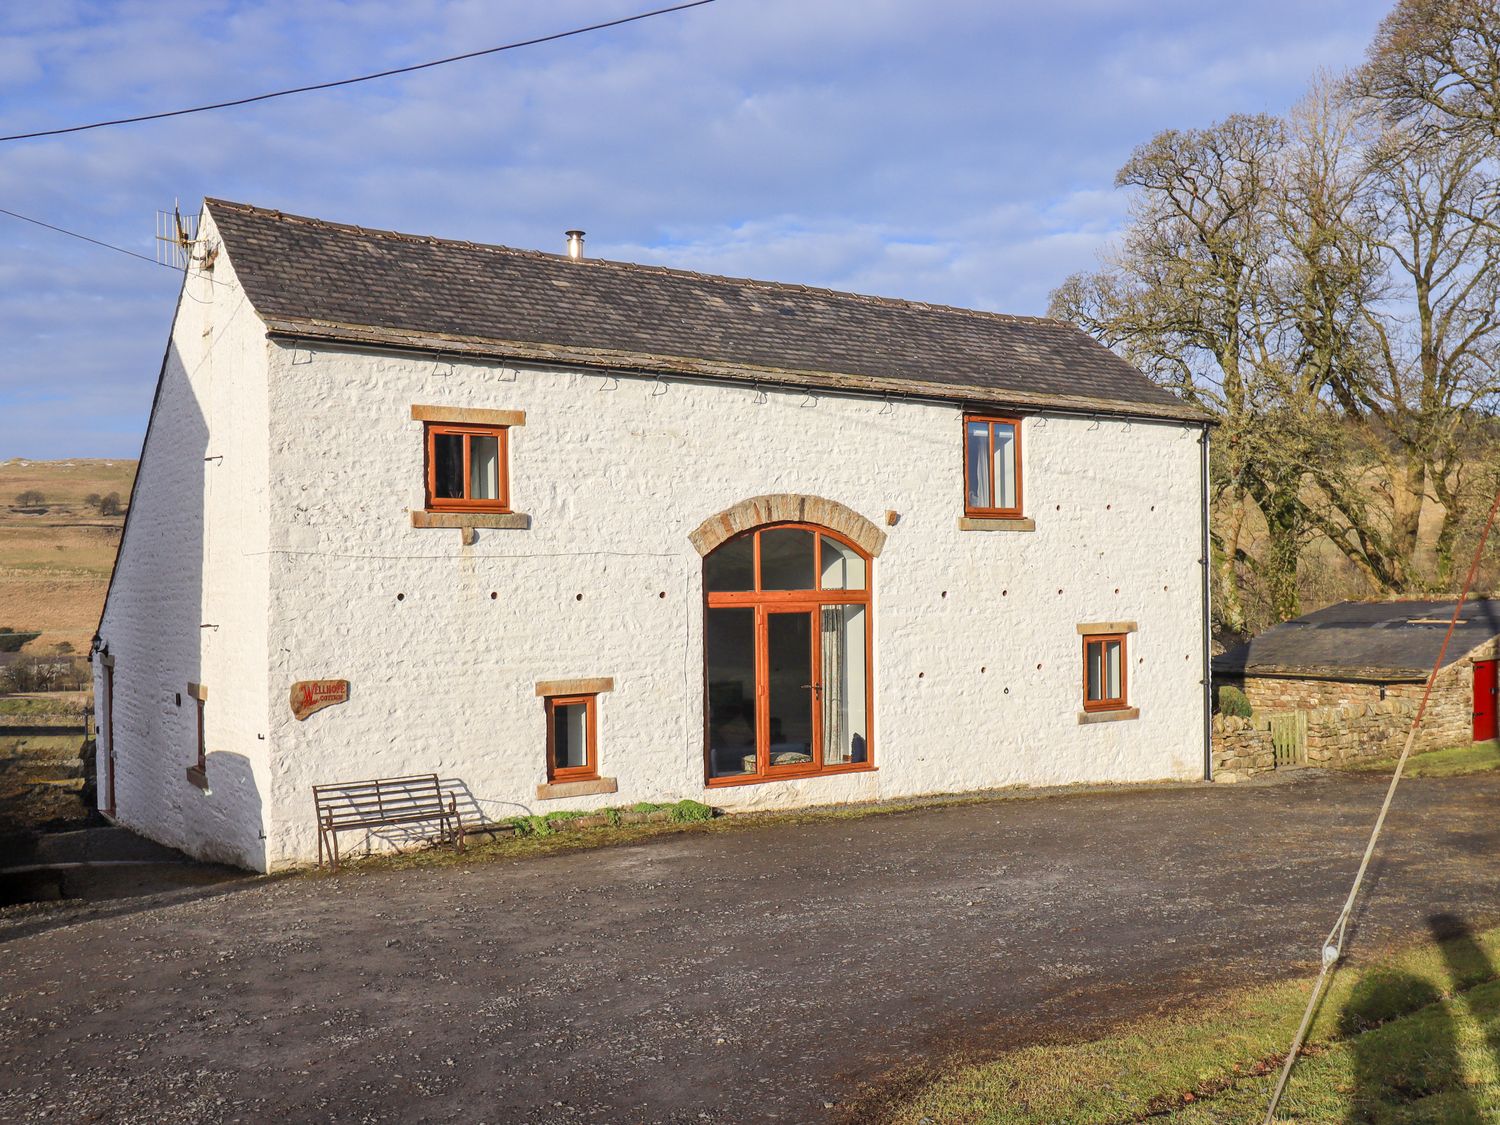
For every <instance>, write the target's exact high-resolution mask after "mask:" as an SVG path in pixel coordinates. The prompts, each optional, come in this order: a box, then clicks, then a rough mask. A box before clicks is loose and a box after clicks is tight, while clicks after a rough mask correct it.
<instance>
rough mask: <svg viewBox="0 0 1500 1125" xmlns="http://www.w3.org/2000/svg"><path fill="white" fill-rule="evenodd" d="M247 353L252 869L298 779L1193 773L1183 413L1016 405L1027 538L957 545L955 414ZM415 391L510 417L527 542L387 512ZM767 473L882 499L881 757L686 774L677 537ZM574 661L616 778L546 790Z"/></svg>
mask: <svg viewBox="0 0 1500 1125" xmlns="http://www.w3.org/2000/svg"><path fill="white" fill-rule="evenodd" d="M269 355H270V362H269V435H270V443H269V444H270V464H269V472H268V478H269V481H270V487H271V492H270V548H271V554H270V570H269V590H270V601H269V614H270V636H269V645H268V651H269V654H270V698H271V706H270V712H269V732H268V733H269V738H270V745H271V747H272V752H273V753H272V761H271V771H270V778H269V789H268V790H265V791H264V792H265V799H266V801H267V804H268V807H269V810H270V813H269V819H268V822H267V823H268V829H267V831H268V834H269V840H268V844H269V852H268V855H267V862H268V864H269V865H270V866H272V867H275V866H278V865H282V864H288V863H292V862H297V861H304V860H307V859H309V858H311V857H312V856H313V855H314V854H315V846H316V845H315V827H314V823H313V817H312V814H311V798H310V795H309V786H311V785H313V784H316V783H319V782H326V781H334V780H341V779H343V780H347V779H359V778H370V777H376V776H387V775H392V774H401V773H413V772H429V771H434V770H435V771H437V772H439V773H440V774H442V775H443V776H444V777H445V778H451V779H454V780H455V781H457V782H460V783H462V785H464V786H466V787H467V789H468V791H469V792H470V793H472V795H473V796H474V797H475V798H476V799H477V800H478V801H479V802H481V804H480V807H481V808H482V810H483V811H484V812H485V813H486V814H488V815H489V816H492V817H501V816H506V815H511V814H515V813H520V812H545V811H550V810H551V809H554V808H591V807H599V806H605V805H623V804H629V803H632V802H635V801H640V800H670V799H677V798H681V797H694V798H697V799H700V800H704V801H706V802H708V803H712V804H715V805H718V806H721V807H730V808H735V809H743V808H751V807H770V806H792V805H799V804H821V803H829V802H844V801H860V800H871V799H876V798H891V797H900V796H910V795H915V794H922V793H933V792H942V791H953V790H969V789H977V788H983V787H991V786H1005V785H1021V784H1026V785H1043V784H1056V783H1066V782H1078V781H1104V780H1110V781H1139V780H1147V779H1157V778H1192V777H1198V776H1201V770H1202V760H1203V728H1202V688H1201V683H1200V680H1201V677H1202V675H1203V667H1202V633H1201V627H1202V617H1201V613H1202V602H1201V586H1200V581H1201V577H1200V573H1201V572H1200V569H1199V565H1198V555H1199V530H1200V525H1199V515H1200V510H1201V509H1200V505H1201V496H1200V491H1199V460H1198V457H1199V449H1198V445H1197V441H1196V438H1197V436H1198V430H1197V429H1196V428H1195V427H1188V426H1182V425H1178V424H1171V423H1155V422H1140V421H1137V422H1132V423H1125V422H1120V421H1110V420H1104V419H1100V420H1090V419H1076V418H1067V417H1061V416H1053V417H1033V418H1030V419H1028V420H1027V421H1026V424H1025V429H1024V440H1023V450H1024V455H1025V460H1026V465H1025V478H1024V479H1025V493H1026V510H1027V514H1029V515H1031V516H1034V517H1035V519H1036V523H1037V529H1036V531H1035V532H1034V533H1001V532H961V531H959V530H958V527H957V521H958V517H959V516H960V515H961V514H962V487H963V485H962V461H961V423H960V417H961V412H960V411H959V410H958V409H957V408H956V407H948V406H939V405H923V404H911V403H901V402H897V403H894V404H889V405H888V404H886V403H884V402H882V401H881V400H878V399H875V400H863V399H855V398H840V397H834V396H819V397H816V398H809V397H808V396H806V395H804V394H801V393H793V394H787V393H780V392H776V391H769V390H768V391H766V392H765V394H764V396H763V397H764V400H765V401H763V402H760V401H757V400H758V398H760V397H762V396H759V395H757V393H756V392H754V391H752V390H751V389H748V388H738V387H732V386H727V385H705V384H702V383H697V384H694V383H689V382H685V381H677V380H666V381H664V382H656V381H653V380H650V379H637V378H630V377H620V378H613V377H603V376H599V375H592V374H577V373H566V372H554V371H543V370H536V369H531V368H525V367H523V368H516V367H502V366H500V365H491V366H485V365H473V364H466V363H463V362H457V361H454V362H450V361H449V360H447V359H443V360H435V359H434V358H432V357H425V356H416V357H414V356H409V355H407V356H396V355H381V354H376V353H373V352H358V351H353V350H339V349H336V348H332V347H328V346H323V345H315V346H312V347H310V348H309V347H308V346H307V345H300V346H298V347H297V348H295V349H294V348H292V347H290V346H284V345H280V344H272V345H271V347H270V353H269ZM413 403H424V404H453V405H462V406H476V407H486V408H496V409H511V410H515V409H519V410H524V411H526V413H527V423H526V425H525V426H524V428H519V429H516V430H513V431H512V435H511V466H510V468H511V482H512V483H511V497H512V503H513V505H514V507H515V508H516V509H517V510H518V511H524V512H527V513H529V514H530V515H531V517H532V527H531V529H530V530H525V531H499V530H483V529H481V530H480V531H479V533H478V536H479V538H478V542H477V543H476V544H474V545H473V546H468V547H465V546H462V545H461V543H460V533H459V532H458V531H457V530H453V529H444V530H429V529H414V528H413V527H412V526H411V521H410V516H409V511H410V510H411V509H413V508H420V507H421V506H422V503H423V491H422V486H423V447H422V427H421V424H420V423H418V422H413V421H411V419H410V407H411V405H412V404H413ZM771 492H793V493H807V494H812V495H818V496H823V497H826V498H828V499H832V500H836V501H838V502H840V503H842V504H845V505H848V506H849V507H851V508H853V509H855V510H856V511H858V512H860V513H862V514H863V515H865V516H866V517H867V518H869V519H871V520H874V521H875V522H877V523H880V524H882V525H883V523H884V519H883V514H884V512H885V511H886V510H887V509H894V510H895V511H898V512H900V513H901V520H900V522H899V524H897V525H896V526H895V527H892V528H889V529H888V531H889V539H888V542H887V545H886V548H885V551H884V553H883V554H882V555H881V557H880V558H879V559H878V560H877V561H876V563H875V569H874V590H875V595H874V596H875V618H874V620H875V669H876V694H875V729H874V739H873V757H874V761H875V763H876V764H877V766H878V769H877V770H875V771H874V772H870V773H863V774H853V775H845V776H842V777H828V778H818V779H809V780H802V781H786V782H772V783H767V784H762V785H748V786H740V787H734V788H715V789H711V790H710V789H705V787H704V785H703V745H702V743H703V734H702V731H703V723H702V705H703V698H702V696H703V687H702V684H703V673H702V608H701V607H702V592H701V581H700V574H701V560H700V558H699V556H698V554H697V553H696V552H695V551H694V549H693V548H692V546H691V545H690V544H689V542H688V538H687V536H688V533H689V532H690V531H692V530H693V529H694V528H695V527H696V526H697V525H698V524H699V523H700V522H701V521H702V520H704V519H705V518H707V517H708V516H710V515H713V514H714V513H716V512H719V511H721V510H723V509H725V508H728V507H729V506H731V505H733V504H735V503H736V502H738V501H740V500H743V499H746V498H748V497H751V496H755V495H760V494H764V493H771ZM492 592H494V593H495V594H496V595H497V597H495V598H494V599H492V598H491V596H490V595H491V593H492ZM662 593H665V594H666V597H665V598H662V597H660V596H659V595H660V594H662ZM945 594H946V596H945ZM1118 619H1133V620H1136V621H1138V622H1139V625H1140V628H1139V631H1138V632H1136V633H1135V634H1133V635H1132V636H1131V640H1130V696H1131V699H1130V702H1131V703H1132V704H1134V705H1136V706H1138V707H1139V708H1140V710H1141V716H1140V718H1139V719H1138V720H1134V721H1125V722H1111V723H1103V724H1098V725H1088V726H1081V725H1079V723H1078V712H1079V710H1080V707H1081V700H1080V693H1081V686H1080V685H1081V641H1080V638H1079V636H1078V634H1077V632H1076V629H1075V626H1076V625H1077V624H1079V623H1080V622H1089V621H1100V620H1118ZM246 655H247V658H248V656H249V655H250V654H249V653H248V652H247V653H246ZM261 667H263V665H256V664H254V663H253V662H252V663H247V664H246V665H245V667H244V668H243V670H242V675H243V677H244V678H245V679H247V680H248V679H253V678H255V677H256V676H257V675H258V674H259V671H260V668H261ZM577 676H612V677H614V680H615V689H614V691H613V692H611V693H609V694H606V695H603V696H601V697H600V701H599V723H600V741H599V747H600V768H601V772H602V773H603V774H604V775H605V776H610V777H614V778H617V779H618V781H619V792H618V793H617V794H612V795H609V796H597V797H590V798H581V799H577V800H571V801H557V802H552V801H549V802H538V801H536V800H535V788H536V785H537V784H538V783H539V782H541V781H544V780H545V777H546V770H545V764H544V715H543V708H542V701H541V700H539V699H537V698H536V696H535V694H534V685H535V683H536V682H537V681H539V680H547V679H562V678H569V677H577ZM327 677H340V678H348V679H349V680H350V681H351V684H352V689H351V698H350V700H349V702H348V703H347V704H344V705H341V706H336V707H332V708H329V709H327V710H324V711H322V712H320V713H318V714H316V715H314V716H312V717H311V718H309V719H308V720H306V721H305V722H298V721H296V720H294V719H293V718H292V716H291V713H290V710H289V708H288V706H287V703H286V693H287V691H288V689H289V688H290V685H291V684H292V682H294V681H296V680H300V679H312V678H327Z"/></svg>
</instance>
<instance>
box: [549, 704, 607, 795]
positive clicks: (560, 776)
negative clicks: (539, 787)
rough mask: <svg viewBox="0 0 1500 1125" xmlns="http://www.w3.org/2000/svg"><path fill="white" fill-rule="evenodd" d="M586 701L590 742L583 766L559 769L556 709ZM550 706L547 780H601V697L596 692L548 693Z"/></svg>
mask: <svg viewBox="0 0 1500 1125" xmlns="http://www.w3.org/2000/svg"><path fill="white" fill-rule="evenodd" d="M579 703H581V704H583V705H584V707H585V711H584V715H585V716H586V718H587V721H588V728H589V729H588V743H587V746H586V747H585V752H586V760H585V762H584V764H583V765H582V766H575V767H573V768H571V769H558V768H557V709H558V708H559V707H567V706H571V705H575V704H579ZM546 708H547V781H548V782H550V783H552V784H559V783H562V782H567V781H597V780H598V779H599V696H598V695H597V694H595V693H593V692H589V693H587V694H579V695H549V696H547V697H546Z"/></svg>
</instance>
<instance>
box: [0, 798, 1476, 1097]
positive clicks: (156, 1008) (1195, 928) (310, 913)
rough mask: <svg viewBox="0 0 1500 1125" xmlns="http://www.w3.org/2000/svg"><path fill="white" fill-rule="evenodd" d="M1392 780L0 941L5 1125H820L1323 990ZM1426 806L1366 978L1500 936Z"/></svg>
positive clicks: (1077, 808)
mask: <svg viewBox="0 0 1500 1125" xmlns="http://www.w3.org/2000/svg"><path fill="white" fill-rule="evenodd" d="M1382 786H1383V782H1382V780H1381V779H1380V778H1378V777H1369V776H1353V775H1337V776H1317V775H1314V774H1312V773H1311V771H1308V772H1305V773H1303V774H1302V776H1301V778H1300V779H1299V780H1298V781H1297V782H1296V783H1294V784H1285V783H1283V784H1275V785H1240V786H1214V787H1204V786H1198V787H1186V788H1160V789H1155V788H1147V789H1135V790H1121V791H1115V792H1106V793H1090V794H1082V795H1069V796H1054V797H1049V798H1045V799H1036V800H994V801H986V802H983V803H979V804H965V805H946V806H934V807H928V808H922V809H917V810H914V811H910V812H902V813H894V814H887V815H880V816H871V817H866V818H862V819H842V820H840V819H825V820H815V821H808V822H799V823H782V824H764V825H757V826H741V827H728V828H724V827H718V828H715V829H713V830H710V831H698V832H691V833H687V834H683V835H676V836H669V837H663V838H659V839H655V840H651V841H647V842H645V843H640V844H633V845H629V846H620V847H610V848H602V849H597V850H589V851H581V852H571V853H562V854H556V855H550V856H539V857H535V858H531V859H524V860H507V861H498V860H497V861H488V862H474V863H470V864H466V865H434V866H432V867H422V868H415V869H406V870H396V869H391V868H389V867H383V866H381V865H367V866H366V867H364V868H363V869H360V868H357V867H356V868H349V869H346V871H344V872H342V873H340V874H339V875H337V876H334V877H296V878H288V879H279V880H277V879H269V880H251V881H247V882H245V883H239V884H232V885H228V886H227V887H220V888H216V889H209V890H193V891H186V892H178V893H176V894H174V895H168V896H157V897H148V898H143V899H137V900H133V901H130V902H124V903H122V902H110V903H103V904H98V905H96V906H88V907H83V906H76V905H75V906H74V907H72V908H71V909H63V910H58V911H56V912H53V913H46V912H41V913H38V912H37V911H35V910H33V911H31V912H23V913H22V914H20V915H16V916H14V917H11V918H8V919H7V918H5V917H3V916H0V1059H3V1060H4V1061H3V1063H0V1120H5V1121H33V1120H38V1121H44V1120H57V1121H68V1122H80V1121H152V1122H214V1121H227V1120H240V1121H264V1120H270V1119H279V1120H291V1121H339V1122H345V1121H348V1122H354V1121H459V1120H463V1121H471V1122H472V1121H488V1122H512V1121H525V1122H547V1123H551V1122H559V1123H565V1122H594V1121H601V1122H602V1121H608V1122H698V1121H713V1122H740V1121H791V1122H812V1121H818V1120H825V1119H830V1120H831V1119H837V1118H840V1117H850V1116H854V1117H859V1116H862V1115H863V1114H864V1112H865V1111H864V1110H863V1109H862V1108H861V1107H862V1106H865V1107H867V1106H869V1105H870V1104H873V1103H872V1102H871V1101H870V1100H869V1099H870V1098H871V1097H872V1096H873V1095H876V1094H878V1092H879V1090H880V1089H881V1083H882V1082H883V1081H885V1080H886V1078H887V1077H888V1076H889V1075H890V1074H891V1073H892V1072H893V1071H895V1070H897V1069H899V1068H902V1067H904V1066H909V1065H911V1064H917V1065H921V1064H923V1063H924V1062H928V1063H930V1062H933V1061H934V1060H941V1059H942V1058H943V1057H945V1056H946V1055H947V1054H948V1052H951V1051H972V1050H981V1051H982V1050H990V1049H995V1048H998V1047H1001V1046H1008V1045H1015V1044H1019V1043H1023V1042H1032V1041H1036V1040H1038V1039H1044V1038H1048V1037H1055V1036H1059V1035H1065V1034H1078V1033H1086V1032H1089V1031H1095V1030H1098V1029H1100V1028H1102V1027H1103V1026H1105V1025H1107V1024H1109V1023H1112V1022H1115V1021H1118V1020H1119V1019H1122V1018H1125V1017H1129V1016H1132V1015H1137V1014H1141V1013H1144V1012H1149V1011H1155V1010H1158V1009H1160V1008H1162V1007H1163V1006H1170V1005H1173V1004H1179V1003H1183V1002H1185V1001H1189V1000H1191V999H1192V998H1193V997H1194V996H1196V995H1200V994H1203V993H1205V992H1212V991H1215V990H1218V989H1220V988H1223V987H1225V986H1226V985H1232V984H1244V983H1250V982H1254V981H1262V980H1267V979H1272V978H1275V977H1279V976H1284V975H1288V974H1291V973H1295V972H1301V971H1304V970H1306V969H1307V968H1308V967H1309V966H1310V965H1311V964H1312V957H1313V956H1315V955H1316V952H1317V947H1318V943H1319V942H1320V940H1321V939H1322V936H1323V934H1324V932H1325V931H1326V929H1327V927H1328V925H1329V924H1330V922H1331V921H1332V918H1333V915H1334V913H1335V912H1336V910H1337V907H1338V905H1339V903H1340V902H1341V901H1342V896H1343V894H1344V893H1345V891H1346V890H1347V884H1348V879H1349V878H1350V877H1351V875H1352V873H1353V870H1354V867H1355V865H1356V862H1357V858H1358V853H1359V851H1360V849H1361V848H1362V846H1363V842H1364V837H1365V834H1366V832H1367V831H1368V828H1369V825H1370V822H1371V820H1372V818H1373V816H1374V813H1375V810H1376V809H1377V807H1378V805H1379V802H1380V798H1381V796H1382V791H1383V790H1382ZM1497 799H1500V775H1482V776H1476V777H1469V778H1455V779H1448V780H1430V781H1429V780H1422V781H1411V782H1408V783H1407V784H1406V785H1405V787H1404V788H1403V790H1402V794H1401V797H1400V799H1399V801H1398V803H1397V806H1396V810H1395V812H1394V813H1393V815H1392V818H1391V820H1390V822H1389V828H1388V840H1389V847H1388V850H1387V851H1386V852H1385V853H1384V857H1383V858H1382V859H1381V861H1380V862H1379V863H1378V865H1377V868H1376V870H1375V872H1374V875H1375V885H1374V888H1373V893H1372V894H1371V895H1370V897H1369V899H1368V900H1367V901H1368V905H1367V908H1366V909H1365V910H1364V911H1363V912H1362V915H1361V919H1360V932H1359V934H1358V935H1357V937H1356V946H1357V949H1364V950H1369V949H1371V948H1373V947H1374V946H1375V945H1376V944H1378V943H1380V942H1383V941H1385V940H1387V939H1389V938H1392V937H1404V936H1407V935H1413V936H1414V935H1418V934H1420V933H1422V932H1424V920H1425V919H1426V917H1427V916H1428V915H1429V914H1432V913H1435V912H1437V911H1448V912H1452V913H1456V914H1460V915H1463V916H1465V917H1467V918H1468V919H1469V920H1470V921H1472V922H1474V923H1475V924H1483V923H1485V922H1487V921H1490V920H1492V919H1493V918H1494V917H1495V915H1496V909H1495V904H1496V901H1497V899H1496V891H1497V889H1500V866H1497V865H1496V864H1495V862H1494V856H1495V853H1496V846H1497V844H1500V823H1497V821H1496V818H1495V816H1494V813H1493V810H1494V808H1495V807H1496V803H1497Z"/></svg>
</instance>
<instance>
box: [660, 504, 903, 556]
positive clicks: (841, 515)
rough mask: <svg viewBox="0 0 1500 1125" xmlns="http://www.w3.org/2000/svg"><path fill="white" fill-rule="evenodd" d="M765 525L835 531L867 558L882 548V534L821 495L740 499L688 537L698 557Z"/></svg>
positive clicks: (873, 526) (847, 508)
mask: <svg viewBox="0 0 1500 1125" xmlns="http://www.w3.org/2000/svg"><path fill="white" fill-rule="evenodd" d="M768 523H811V524H817V525H818V526H819V527H826V528H828V530H830V531H837V532H838V533H839V534H840V535H842V536H844V537H845V538H846V539H848V540H849V541H850V542H851V543H854V544H855V545H856V546H858V547H859V548H860V549H861V550H863V551H864V552H865V553H866V554H868V555H869V556H870V557H871V558H874V557H875V556H877V555H879V554H880V552H881V550H882V548H884V547H885V532H884V531H882V530H880V528H878V527H876V526H875V524H874V523H872V522H871V521H869V520H867V519H865V517H864V516H862V515H860V514H859V513H858V512H856V511H855V510H854V509H853V508H849V507H846V506H844V505H843V504H840V503H839V502H838V501H837V500H825V499H823V497H821V496H802V495H799V494H797V493H792V492H777V493H772V494H771V495H768V496H752V497H750V499H748V500H741V501H740V502H739V503H738V504H736V505H734V506H733V507H731V508H725V509H724V510H723V511H722V512H720V513H719V514H718V515H714V516H709V517H708V519H706V520H704V521H703V522H702V523H700V524H699V525H698V527H697V529H696V530H694V531H693V532H692V534H690V535H689V536H688V539H689V540H690V541H691V542H692V544H693V547H694V548H695V549H696V550H697V552H698V553H699V554H700V555H706V554H708V553H709V552H710V551H712V550H713V549H714V548H715V547H718V546H719V545H721V544H723V543H725V542H727V541H728V540H730V539H733V538H734V537H735V536H736V535H738V534H739V533H740V532H742V531H749V530H750V529H751V528H754V527H760V526H762V525H764V524H768Z"/></svg>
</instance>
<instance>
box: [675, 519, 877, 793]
mask: <svg viewBox="0 0 1500 1125" xmlns="http://www.w3.org/2000/svg"><path fill="white" fill-rule="evenodd" d="M871 580H872V567H871V558H870V555H869V554H868V553H866V552H865V551H864V550H863V549H861V548H860V547H859V546H858V545H856V544H855V543H854V542H853V540H851V539H848V538H846V537H844V536H842V535H840V534H838V533H836V532H834V531H831V530H830V529H828V528H826V527H822V526H819V525H817V524H810V523H792V522H787V523H777V524H771V525H767V526H763V527H758V528H752V529H750V530H748V531H744V532H741V533H739V534H737V535H735V536H733V537H732V538H730V539H728V540H727V541H725V542H723V543H722V544H720V545H719V546H717V547H716V548H714V549H713V550H712V551H710V552H709V553H708V554H707V555H705V556H704V559H703V588H704V600H705V606H704V682H705V685H706V689H707V690H706V698H705V708H704V711H705V714H704V725H705V750H704V753H705V772H706V774H707V781H708V783H709V784H710V785H713V784H721V785H724V784H735V783H742V782H751V781H773V780H779V779H782V778H791V777H806V776H812V775H817V774H826V773H838V772H845V771H852V770H860V769H869V768H870V767H871V765H872V764H873V762H872V758H871V745H870V727H871V720H872V716H873V700H872V688H873V678H872V674H871V673H872V664H871V655H872V654H871V648H872V644H871V641H872V637H873V635H874V631H873V623H872V606H871V586H872V581H871Z"/></svg>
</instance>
